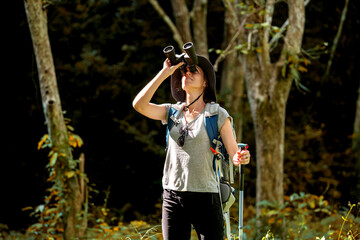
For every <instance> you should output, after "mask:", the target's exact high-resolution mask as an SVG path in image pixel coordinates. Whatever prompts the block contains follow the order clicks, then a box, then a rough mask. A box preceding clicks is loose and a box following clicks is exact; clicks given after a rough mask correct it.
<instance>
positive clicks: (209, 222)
mask: <svg viewBox="0 0 360 240" xmlns="http://www.w3.org/2000/svg"><path fill="white" fill-rule="evenodd" d="M191 225H192V226H193V227H194V228H195V230H196V233H197V235H198V238H199V239H201V240H223V239H224V219H223V216H222V211H221V204H220V198H219V194H218V193H198V192H177V191H172V190H167V189H165V190H164V192H163V207H162V230H163V237H164V239H165V240H187V239H190V234H191Z"/></svg>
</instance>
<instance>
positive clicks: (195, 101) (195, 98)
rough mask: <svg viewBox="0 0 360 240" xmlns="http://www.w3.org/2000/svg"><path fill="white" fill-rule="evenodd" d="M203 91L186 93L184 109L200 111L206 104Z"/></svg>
mask: <svg viewBox="0 0 360 240" xmlns="http://www.w3.org/2000/svg"><path fill="white" fill-rule="evenodd" d="M203 93H204V92H197V93H186V102H185V104H186V105H185V109H184V110H185V111H188V112H189V113H191V112H193V111H198V112H201V111H202V109H203V108H204V107H205V105H206V103H205V102H204V94H203Z"/></svg>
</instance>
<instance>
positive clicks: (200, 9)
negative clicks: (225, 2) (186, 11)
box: [191, 0, 209, 58]
mask: <svg viewBox="0 0 360 240" xmlns="http://www.w3.org/2000/svg"><path fill="white" fill-rule="evenodd" d="M191 17H192V19H191V20H192V25H193V35H194V41H195V42H194V44H195V46H196V52H197V53H198V54H200V55H202V56H204V57H206V58H208V57H209V50H208V41H207V30H206V29H207V28H206V23H207V21H206V17H207V0H195V2H194V6H193V9H192V11H191Z"/></svg>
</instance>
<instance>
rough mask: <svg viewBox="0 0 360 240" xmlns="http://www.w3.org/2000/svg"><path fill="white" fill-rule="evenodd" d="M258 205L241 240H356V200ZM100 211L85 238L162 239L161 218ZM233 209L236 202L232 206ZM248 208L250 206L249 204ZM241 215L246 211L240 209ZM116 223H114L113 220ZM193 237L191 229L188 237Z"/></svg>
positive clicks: (359, 208)
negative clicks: (125, 217)
mask: <svg viewBox="0 0 360 240" xmlns="http://www.w3.org/2000/svg"><path fill="white" fill-rule="evenodd" d="M259 207H261V222H262V224H263V225H262V226H263V227H261V226H260V225H259V223H260V221H259V218H258V219H257V218H255V217H252V218H251V219H244V221H245V227H244V232H245V236H244V240H247V239H259V240H260V239H261V240H278V239H291V240H292V239H294V240H300V239H302V240H312V239H313V240H327V239H337V240H340V239H341V240H360V215H359V214H360V203H357V204H350V203H349V205H348V206H347V207H343V208H342V209H339V210H336V209H334V208H332V207H331V206H330V205H329V204H328V201H327V200H325V199H324V198H323V197H322V196H316V195H311V194H305V193H299V194H297V193H295V194H292V195H291V196H288V197H286V198H285V202H284V204H281V205H278V204H274V203H270V202H267V201H263V202H261V203H259ZM99 208H100V209H101V211H100V212H101V214H100V215H99V214H98V213H97V214H93V213H90V214H89V217H90V219H89V227H88V229H87V234H86V238H85V239H88V240H96V239H118V240H138V239H139V240H146V239H147V240H153V239H163V238H162V235H161V220H160V217H159V221H158V222H159V223H158V224H150V223H148V222H146V221H143V220H134V221H131V222H129V223H125V222H122V221H117V219H114V217H112V218H109V212H110V210H109V209H107V208H104V206H101V207H99ZM233 208H234V209H233V210H232V211H233V212H234V211H236V210H237V209H236V208H237V206H234V207H233ZM248 209H251V207H249V208H248ZM244 214H245V216H246V215H247V213H246V212H245V213H244ZM236 215H237V214H236V213H235V214H234V213H233V216H235V217H233V219H232V224H233V226H232V230H233V231H232V232H233V237H234V238H233V239H239V237H238V234H237V231H238V230H237V224H238V216H236ZM114 223H116V224H114ZM0 239H6V240H7V239H20V240H21V239H29V240H31V239H48V240H50V239H62V234H61V233H58V234H49V233H47V232H36V233H35V232H33V231H31V228H29V229H28V231H27V232H22V233H21V232H16V231H10V230H9V229H8V228H7V226H6V225H3V224H0ZM191 239H197V237H196V233H195V231H193V232H192V238H191Z"/></svg>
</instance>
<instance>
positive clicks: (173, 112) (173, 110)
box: [166, 103, 184, 150]
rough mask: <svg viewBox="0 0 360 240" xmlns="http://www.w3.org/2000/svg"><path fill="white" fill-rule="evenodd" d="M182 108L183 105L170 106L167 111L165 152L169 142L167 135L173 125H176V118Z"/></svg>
mask: <svg viewBox="0 0 360 240" xmlns="http://www.w3.org/2000/svg"><path fill="white" fill-rule="evenodd" d="M183 107H184V104H181V103H177V104H176V105H171V106H170V109H169V115H168V119H167V127H166V150H167V147H168V142H169V135H170V131H171V128H172V127H173V125H174V123H175V124H177V123H178V119H177V116H178V115H179V114H180V112H181V110H182V108H183Z"/></svg>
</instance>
